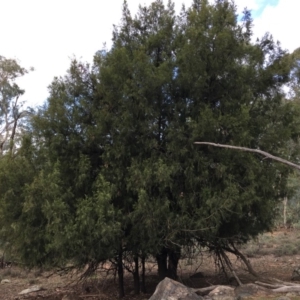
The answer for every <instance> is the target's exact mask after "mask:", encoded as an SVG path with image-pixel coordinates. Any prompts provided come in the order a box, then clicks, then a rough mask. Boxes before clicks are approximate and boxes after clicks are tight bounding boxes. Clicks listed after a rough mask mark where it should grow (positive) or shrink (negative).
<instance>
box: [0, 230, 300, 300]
mask: <svg viewBox="0 0 300 300" xmlns="http://www.w3.org/2000/svg"><path fill="white" fill-rule="evenodd" d="M241 250H242V252H243V253H245V254H246V255H247V256H248V257H249V259H250V261H251V264H252V266H253V268H254V270H255V271H256V272H257V273H258V274H260V275H263V276H264V277H270V278H277V279H280V280H283V281H291V277H292V274H293V270H294V269H296V268H297V267H300V231H299V230H297V231H296V230H294V231H278V232H274V233H272V234H270V233H269V234H265V235H263V236H261V237H260V238H259V239H257V240H256V241H253V242H251V243H249V244H248V245H246V246H244V247H243V248H242V249H241ZM232 263H233V265H234V267H235V271H236V272H237V274H238V276H239V278H240V279H241V281H242V282H243V283H248V282H253V281H254V278H253V277H252V276H251V275H249V273H248V272H247V271H246V270H245V267H244V265H243V264H242V263H241V262H240V261H239V260H237V259H236V258H234V257H232ZM197 272H198V276H196V278H195V276H193V275H194V274H195V273H197ZM199 272H201V273H199ZM178 274H179V279H180V281H181V282H183V283H184V284H186V285H188V286H191V287H194V288H196V287H205V286H209V285H212V284H229V283H230V284H234V281H232V282H228V278H225V276H224V275H223V274H221V273H220V271H219V270H218V268H216V265H215V262H214V259H213V257H211V256H210V255H209V254H208V253H204V254H203V255H202V256H200V257H197V259H192V260H191V259H184V260H182V261H181V264H180V267H179V272H178ZM5 279H6V280H9V282H7V283H1V284H0V299H1V300H2V299H3V300H12V299H14V300H17V299H20V300H22V299H30V300H33V299H46V300H61V299H63V300H68V299H69V300H71V299H72V300H78V299H88V300H93V299H103V300H104V299H117V298H118V290H117V282H116V279H115V278H114V275H113V274H105V276H104V274H103V273H99V274H98V273H97V274H95V275H93V276H92V277H90V278H88V279H86V280H85V281H83V282H82V281H80V282H79V281H78V274H76V273H75V272H74V273H73V274H60V275H59V274H56V273H53V272H52V273H51V272H41V271H40V270H31V271H29V270H24V269H21V268H20V267H18V266H11V267H10V268H5V269H0V281H2V282H3V281H5ZM157 283H158V278H157V276H156V266H155V263H154V261H153V262H151V261H150V262H148V265H147V277H146V285H147V294H141V295H134V293H133V280H132V276H131V275H130V274H127V275H126V276H125V293H126V297H125V298H124V299H125V300H129V299H130V300H146V299H149V298H150V296H151V295H152V293H153V292H154V290H155V287H156V285H157ZM299 283H300V282H299ZM32 286H40V287H42V290H40V291H37V292H32V293H29V294H25V295H19V293H20V292H21V291H22V290H24V289H27V288H29V287H32ZM66 295H69V296H68V297H67V296H66ZM261 299H266V298H261ZM293 299H300V296H299V298H293Z"/></svg>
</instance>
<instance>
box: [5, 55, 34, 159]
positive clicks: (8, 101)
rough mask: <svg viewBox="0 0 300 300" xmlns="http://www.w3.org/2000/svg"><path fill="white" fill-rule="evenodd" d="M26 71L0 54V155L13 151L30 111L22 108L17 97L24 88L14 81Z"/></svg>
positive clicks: (21, 93) (13, 60)
mask: <svg viewBox="0 0 300 300" xmlns="http://www.w3.org/2000/svg"><path fill="white" fill-rule="evenodd" d="M31 70H33V69H32V68H31ZM26 73H28V71H27V70H26V69H25V68H23V67H21V66H20V65H19V63H18V62H17V61H16V60H15V59H7V58H5V57H3V56H0V155H3V153H4V152H5V151H7V150H9V151H10V152H12V151H13V148H14V143H15V140H16V137H17V138H18V136H20V134H21V132H22V130H23V129H24V128H25V122H22V121H23V120H24V117H26V116H28V115H29V114H30V111H31V110H30V109H27V110H24V109H23V106H24V102H20V101H19V97H20V96H21V95H23V94H24V90H22V89H21V88H20V87H19V86H18V85H17V84H16V82H15V81H16V80H17V79H18V78H19V77H20V76H24V75H25V74H26Z"/></svg>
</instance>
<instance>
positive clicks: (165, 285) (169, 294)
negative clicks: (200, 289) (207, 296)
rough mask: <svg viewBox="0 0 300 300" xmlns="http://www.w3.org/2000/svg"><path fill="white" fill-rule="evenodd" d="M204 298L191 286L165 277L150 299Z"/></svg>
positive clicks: (199, 299)
mask: <svg viewBox="0 0 300 300" xmlns="http://www.w3.org/2000/svg"><path fill="white" fill-rule="evenodd" d="M162 299H164V300H183V299H184V300H202V299H203V298H202V297H201V296H198V295H197V294H196V293H195V292H194V291H193V290H192V289H191V288H188V287H186V286H184V285H183V284H181V283H179V282H177V281H175V280H172V279H170V278H167V277H166V278H165V279H164V280H162V281H161V282H160V283H159V284H158V285H157V287H156V289H155V292H154V294H153V295H152V296H151V297H150V299H149V300H162Z"/></svg>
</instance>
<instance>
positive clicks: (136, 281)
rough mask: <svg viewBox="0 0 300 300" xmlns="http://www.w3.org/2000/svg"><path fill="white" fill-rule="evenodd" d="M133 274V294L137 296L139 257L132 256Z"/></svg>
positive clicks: (138, 290) (138, 287) (138, 289)
mask: <svg viewBox="0 0 300 300" xmlns="http://www.w3.org/2000/svg"><path fill="white" fill-rule="evenodd" d="M133 260H134V272H133V281H134V293H135V295H138V294H139V293H140V274H139V257H138V256H137V255H135V256H134V258H133Z"/></svg>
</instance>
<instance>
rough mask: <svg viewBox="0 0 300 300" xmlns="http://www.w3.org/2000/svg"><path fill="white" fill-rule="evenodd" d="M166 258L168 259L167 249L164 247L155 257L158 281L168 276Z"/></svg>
mask: <svg viewBox="0 0 300 300" xmlns="http://www.w3.org/2000/svg"><path fill="white" fill-rule="evenodd" d="M167 258H168V250H167V248H165V247H164V248H162V250H161V252H160V253H159V254H157V255H156V261H157V267H158V277H159V280H160V281H161V280H163V279H165V277H167V276H168V268H167Z"/></svg>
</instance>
